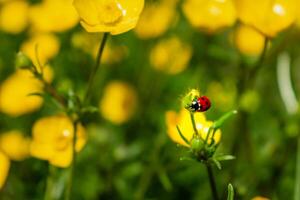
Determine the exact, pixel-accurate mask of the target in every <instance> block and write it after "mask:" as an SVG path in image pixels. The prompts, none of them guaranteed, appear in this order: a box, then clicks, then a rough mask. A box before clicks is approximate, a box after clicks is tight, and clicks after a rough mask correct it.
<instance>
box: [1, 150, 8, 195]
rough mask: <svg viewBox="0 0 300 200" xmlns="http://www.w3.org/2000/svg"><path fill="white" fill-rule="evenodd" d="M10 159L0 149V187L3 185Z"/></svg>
mask: <svg viewBox="0 0 300 200" xmlns="http://www.w3.org/2000/svg"><path fill="white" fill-rule="evenodd" d="M9 167H10V161H9V159H8V157H7V156H6V155H5V154H4V153H3V152H1V151H0V189H1V188H2V187H3V185H4V183H5V181H6V178H7V176H8V172H9Z"/></svg>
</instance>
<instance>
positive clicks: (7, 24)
mask: <svg viewBox="0 0 300 200" xmlns="http://www.w3.org/2000/svg"><path fill="white" fill-rule="evenodd" d="M28 7H29V6H28V3H27V2H26V1H19V0H16V1H10V2H7V3H5V4H4V6H3V7H2V8H0V29H2V30H3V31H5V32H8V33H13V34H17V33H20V32H22V31H24V30H25V28H26V27H27V25H28Z"/></svg>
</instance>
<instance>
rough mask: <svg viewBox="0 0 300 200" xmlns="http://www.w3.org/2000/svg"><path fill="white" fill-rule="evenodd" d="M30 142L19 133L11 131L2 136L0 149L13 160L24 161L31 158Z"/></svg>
mask: <svg viewBox="0 0 300 200" xmlns="http://www.w3.org/2000/svg"><path fill="white" fill-rule="evenodd" d="M29 143H30V140H29V139H28V138H26V137H24V135H23V133H21V132H19V131H9V132H7V133H4V134H1V135H0V149H1V150H2V151H3V152H4V153H5V154H6V155H7V156H8V157H9V158H10V159H11V160H16V161H21V160H24V159H25V158H27V157H28V156H29Z"/></svg>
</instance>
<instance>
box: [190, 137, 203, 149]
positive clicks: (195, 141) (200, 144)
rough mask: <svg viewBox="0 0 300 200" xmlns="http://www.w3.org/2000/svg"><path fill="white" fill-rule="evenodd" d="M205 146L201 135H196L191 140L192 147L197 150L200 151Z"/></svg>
mask: <svg viewBox="0 0 300 200" xmlns="http://www.w3.org/2000/svg"><path fill="white" fill-rule="evenodd" d="M203 147H204V143H203V140H201V139H200V138H199V137H195V138H193V139H192V141H191V148H192V150H193V151H195V152H199V151H201V150H202V148H203Z"/></svg>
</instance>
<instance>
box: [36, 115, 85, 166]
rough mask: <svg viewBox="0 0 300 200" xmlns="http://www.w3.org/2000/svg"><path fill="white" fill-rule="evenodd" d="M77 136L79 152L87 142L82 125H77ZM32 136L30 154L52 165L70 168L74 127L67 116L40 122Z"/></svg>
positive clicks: (46, 118)
mask: <svg viewBox="0 0 300 200" xmlns="http://www.w3.org/2000/svg"><path fill="white" fill-rule="evenodd" d="M76 134H77V141H76V145H75V149H76V151H77V152H79V151H81V149H82V148H83V147H84V145H85V143H86V140H87V138H86V133H85V129H84V127H83V126H82V125H81V124H78V125H77V133H76ZM32 135H33V139H32V142H31V144H30V154H31V155H32V156H33V157H36V158H38V159H42V160H48V161H49V163H50V164H51V165H54V166H57V167H68V166H69V165H70V164H71V162H72V159H73V154H72V152H73V137H74V127H73V123H72V121H71V120H70V119H69V118H68V117H67V116H65V115H55V116H50V117H44V118H42V119H40V120H38V121H37V122H35V124H34V126H33V129H32Z"/></svg>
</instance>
